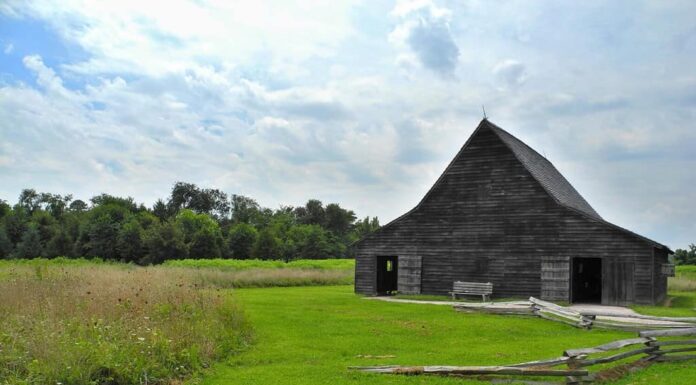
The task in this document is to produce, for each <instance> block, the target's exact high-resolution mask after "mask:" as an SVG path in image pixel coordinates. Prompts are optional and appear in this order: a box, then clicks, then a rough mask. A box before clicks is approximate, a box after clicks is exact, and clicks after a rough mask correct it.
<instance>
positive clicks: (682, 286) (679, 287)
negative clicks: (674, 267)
mask: <svg viewBox="0 0 696 385" xmlns="http://www.w3.org/2000/svg"><path fill="white" fill-rule="evenodd" d="M668 286H669V291H696V279H694V278H693V277H689V276H682V277H679V276H677V277H673V278H670V279H669V284H668Z"/></svg>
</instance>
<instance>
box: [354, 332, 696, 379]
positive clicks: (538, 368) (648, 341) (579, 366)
mask: <svg viewBox="0 0 696 385" xmlns="http://www.w3.org/2000/svg"><path fill="white" fill-rule="evenodd" d="M691 336H696V327H695V328H683V329H672V330H647V331H641V332H640V333H638V337H637V338H629V339H624V340H618V341H613V342H609V343H606V344H603V345H599V346H595V347H590V348H580V349H568V350H566V351H564V352H563V356H562V357H558V358H552V359H547V360H539V361H530V362H523V363H519V364H512V365H503V366H357V367H350V369H354V370H359V371H363V372H370V373H390V374H409V375H420V374H439V375H457V376H466V375H485V376H500V375H512V376H533V377H536V376H560V377H565V378H566V384H583V383H590V382H592V381H594V380H595V378H596V376H597V373H590V372H589V371H588V370H587V369H584V368H587V367H590V366H594V365H600V364H608V363H613V362H617V361H621V360H625V359H627V358H630V357H636V356H637V357H638V358H637V359H636V360H634V361H633V363H641V364H646V365H647V364H651V363H654V362H664V361H682V360H692V359H696V354H683V353H688V352H694V351H696V339H679V340H675V339H666V340H658V338H673V337H691ZM632 346H636V347H637V348H635V349H631V350H628V351H623V352H617V353H616V354H612V355H609V356H606V355H603V354H605V353H608V352H612V351H617V350H621V349H624V348H628V347H632ZM665 347H668V348H665ZM593 355H602V356H599V357H596V356H595V357H592V356H593ZM560 365H565V366H567V369H560V368H559V369H554V367H556V366H560ZM599 373H600V374H601V371H600V372H599Z"/></svg>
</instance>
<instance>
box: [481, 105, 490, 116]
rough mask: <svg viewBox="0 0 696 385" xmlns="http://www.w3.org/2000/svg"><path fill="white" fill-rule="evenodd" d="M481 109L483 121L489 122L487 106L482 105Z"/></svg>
mask: <svg viewBox="0 0 696 385" xmlns="http://www.w3.org/2000/svg"><path fill="white" fill-rule="evenodd" d="M481 108H483V120H487V119H488V116H486V106H484V105H483V104H482V105H481Z"/></svg>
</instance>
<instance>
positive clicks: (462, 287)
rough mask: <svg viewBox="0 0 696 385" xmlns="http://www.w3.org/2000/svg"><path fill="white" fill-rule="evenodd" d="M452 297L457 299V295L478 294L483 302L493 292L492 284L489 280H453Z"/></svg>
mask: <svg viewBox="0 0 696 385" xmlns="http://www.w3.org/2000/svg"><path fill="white" fill-rule="evenodd" d="M450 294H452V299H457V296H458V295H480V296H481V298H482V299H483V301H484V302H485V301H486V299H487V298H488V297H490V295H491V294H493V284H492V283H490V282H486V283H478V282H462V281H455V282H454V285H453V286H452V291H451V292H450Z"/></svg>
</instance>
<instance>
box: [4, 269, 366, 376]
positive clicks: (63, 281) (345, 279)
mask: <svg viewBox="0 0 696 385" xmlns="http://www.w3.org/2000/svg"><path fill="white" fill-rule="evenodd" d="M245 262H246V265H245V267H244V268H241V269H230V268H213V267H210V268H192V267H177V266H155V267H139V266H134V265H125V264H117V263H105V262H103V261H100V260H86V259H62V258H61V259H52V260H46V259H35V260H17V261H0V293H2V295H0V384H2V385H15V384H16V385H19V384H22V385H29V384H42V385H43V384H64V385H68V384H75V385H82V384H84V385H93V384H109V385H120V384H141V383H150V384H174V383H178V382H179V381H180V380H182V379H186V378H188V377H190V376H191V375H195V374H197V373H199V372H200V370H201V369H203V368H206V367H208V366H209V365H210V364H211V363H213V362H215V361H217V360H220V359H222V358H224V357H227V356H229V355H230V354H233V353H234V352H235V351H238V350H240V349H241V348H242V347H244V346H245V345H246V344H247V343H249V340H250V335H251V328H250V327H249V324H248V323H247V322H246V320H245V318H244V315H243V312H242V310H241V309H240V307H239V305H238V304H237V302H236V301H235V300H234V296H233V295H232V294H231V292H230V291H226V290H225V291H223V290H222V289H227V288H239V287H268V286H298V285H301V286H312V285H328V284H350V283H351V282H352V280H353V272H352V271H353V270H352V267H348V268H346V267H345V266H346V265H348V266H352V265H351V264H346V263H345V262H343V261H340V262H338V263H337V262H334V261H329V262H330V263H322V262H321V261H307V262H304V261H297V263H294V264H293V265H292V267H288V266H287V265H285V264H282V265H279V267H273V266H271V265H267V266H264V267H259V266H258V263H257V262H258V261H245ZM264 262H265V261H264Z"/></svg>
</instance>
